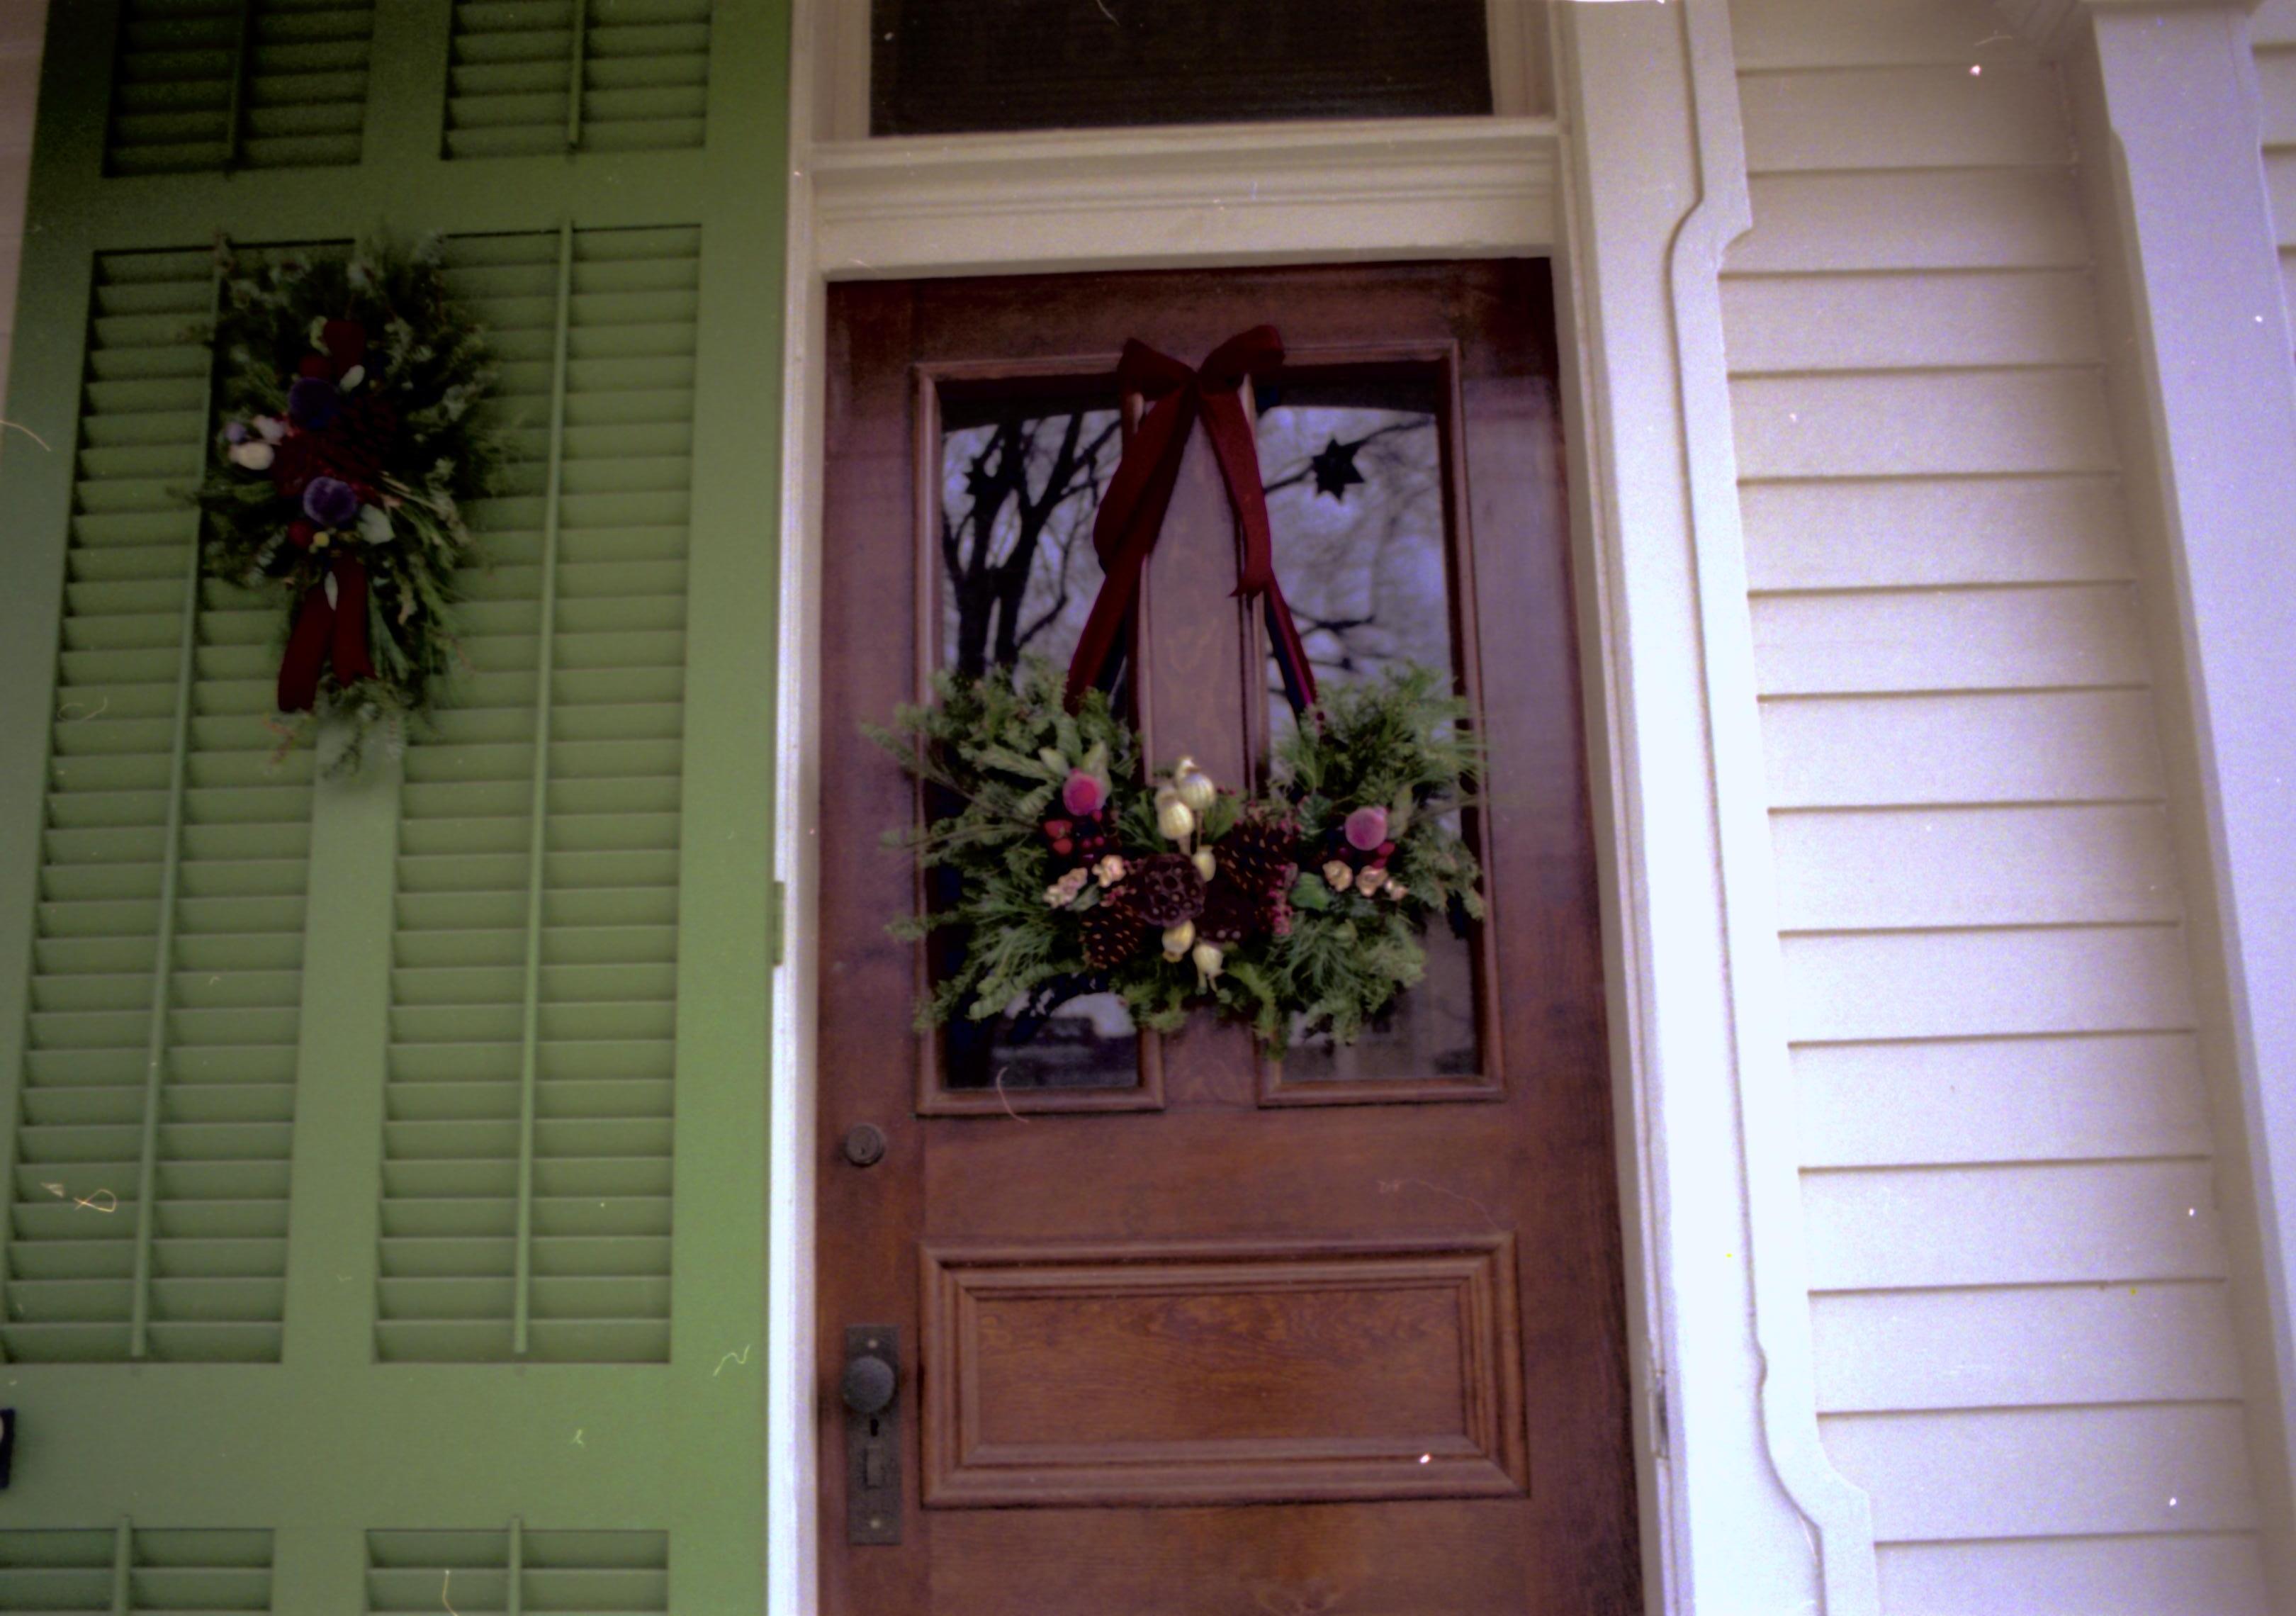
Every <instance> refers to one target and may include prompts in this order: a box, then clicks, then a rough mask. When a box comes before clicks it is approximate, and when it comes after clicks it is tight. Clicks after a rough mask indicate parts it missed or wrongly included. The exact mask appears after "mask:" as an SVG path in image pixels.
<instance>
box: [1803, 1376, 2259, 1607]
mask: <svg viewBox="0 0 2296 1616" xmlns="http://www.w3.org/2000/svg"><path fill="white" fill-rule="evenodd" d="M2243 1426H2244V1420H2243V1415H2242V1412H2241V1407H2240V1405H2239V1404H2237V1403H2156V1404H2124V1405H2104V1406H2102V1407H2076V1408H2019V1409H1984V1410H1968V1411H1963V1412H1957V1413H1953V1414H1917V1415H1903V1414H1899V1415H1828V1416H1827V1417H1826V1420H1825V1446H1826V1450H1827V1451H1828V1452H1829V1453H1830V1454H1832V1456H1833V1461H1834V1463H1835V1464H1837V1465H1839V1466H1840V1467H1841V1470H1842V1472H1843V1473H1845V1474H1846V1475H1848V1476H1849V1479H1850V1481H1854V1482H1856V1483H1857V1484H1859V1485H1860V1486H1863V1487H1865V1488H1866V1490H1867V1491H1868V1492H1869V1493H1871V1494H1872V1496H1873V1498H1874V1534H1875V1536H1877V1537H1879V1538H1882V1539H1883V1540H1885V1541H1898V1542H1906V1541H1922V1540H1928V1541H1935V1540H1937V1539H1939V1538H2038V1537H2054V1536H2058V1535H2063V1536H2068V1537H2071V1536H2075V1535H2080V1536H2087V1535H2090V1534H2094V1533H2100V1532H2114V1533H2119V1532H2177V1531H2227V1530H2251V1529H2252V1528H2253V1527H2254V1525H2255V1523H2256V1501H2255V1493H2254V1489H2253V1487H2252V1486H2251V1481H2250V1479H2249V1468H2248V1437H2247V1432H2246V1431H2245V1430H2244V1429H2243ZM1907 1483H1911V1484H1910V1485H1908V1484H1907ZM2033 1608H2034V1607H2033V1606H2032V1605H2030V1604H2011V1605H2009V1606H2008V1607H2007V1609H2009V1610H2012V1611H2016V1610H2032V1609H2033ZM2203 1608H2205V1607H2202V1606H2199V1605H2187V1606H2185V1610H2186V1611H2188V1612H2194V1613H2195V1616H2197V1612H2199V1611H2201V1610H2202V1609H2203ZM2083 1616H2086V1612H2084V1613H2083Z"/></svg>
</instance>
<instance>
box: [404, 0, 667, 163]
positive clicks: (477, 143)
mask: <svg viewBox="0 0 2296 1616" xmlns="http://www.w3.org/2000/svg"><path fill="white" fill-rule="evenodd" d="M708 93H709V0H455V24H454V47H453V65H452V68H451V70H450V75H449V79H448V93H447V155H448V156H449V157H455V158H466V157H509V156H521V155H523V156H534V155H541V154H548V153H552V152H565V151H568V150H570V149H571V150H575V151H582V152H636V151H670V150H677V149H684V148H692V147H695V146H699V145H701V142H702V133H703V126H704V118H705V114H706V111H707V100H708Z"/></svg>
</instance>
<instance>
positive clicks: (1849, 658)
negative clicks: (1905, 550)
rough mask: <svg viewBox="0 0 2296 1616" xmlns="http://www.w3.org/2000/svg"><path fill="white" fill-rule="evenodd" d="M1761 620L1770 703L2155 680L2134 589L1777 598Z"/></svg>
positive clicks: (2024, 588) (1761, 602) (1757, 604)
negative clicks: (1791, 698)
mask: <svg viewBox="0 0 2296 1616" xmlns="http://www.w3.org/2000/svg"><path fill="white" fill-rule="evenodd" d="M1753 611H1754V652H1755V657H1756V661H1757V666H1758V667H1759V670H1760V677H1761V689H1762V693H1763V694H1764V695H1824V694H1842V693H1851V692H1859V693H1862V692H1866V691H1879V692H1909V691H1939V690H2018V689H2062V688H2065V687H2068V686H2084V685H2087V686H2095V685H2143V684H2144V683H2145V682H2146V681H2145V676H2146V667H2145V660H2144V630H2143V628H2142V627H2141V625H2140V624H2139V621H2138V619H2137V613H2136V592H2135V590H2134V589H2133V588H2131V587H2129V586H2128V585H2126V584H2117V583H2116V584H2032V585H2021V586H2016V587H2002V588H1993V589H1969V588H1960V589H1922V590H1890V591H1875V590H1867V591H1839V592H1831V593H1825V594H1816V593H1806V594H1794V595H1764V596H1760V597H1758V598H1757V599H1756V600H1755V601H1754V603H1753Z"/></svg>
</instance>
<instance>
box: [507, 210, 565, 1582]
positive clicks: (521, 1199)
mask: <svg viewBox="0 0 2296 1616" xmlns="http://www.w3.org/2000/svg"><path fill="white" fill-rule="evenodd" d="M573 301H574V226H572V224H571V223H568V224H565V225H562V226H560V227H559V232H558V299H557V309H556V313H555V316H554V318H553V327H554V330H553V337H552V342H551V353H550V459H549V469H548V471H547V472H546V473H545V475H546V477H547V478H548V481H547V484H546V485H545V488H544V489H543V493H542V614H541V621H540V626H539V628H538V631H537V635H536V639H537V647H536V657H537V668H536V671H535V681H534V733H535V742H536V744H535V748H534V777H533V786H532V792H531V795H530V796H529V801H531V802H532V803H534V805H535V811H534V813H533V815H532V816H531V817H530V818H529V822H528V833H527V863H526V980H525V992H526V1003H525V1004H524V1005H523V1006H521V1020H520V1028H519V1052H518V1248H517V1251H516V1252H515V1253H514V1257H515V1260H516V1263H517V1268H516V1272H515V1284H516V1288H515V1290H514V1291H513V1292H512V1298H511V1306H512V1315H511V1350H512V1352H513V1353H515V1354H517V1355H518V1356H519V1357H521V1358H524V1357H525V1356H526V1354H527V1350H528V1348H529V1336H530V1333H531V1332H530V1330H529V1325H530V1322H531V1320H530V1315H531V1313H532V1310H533V1284H534V1116H535V1094H534V1084H535V1057H536V1046H537V1042H538V1040H539V1038H540V1036H541V1010H542V907H543V897H542V893H543V878H544V863H543V861H544V859H545V857H546V856H547V854H548V851H549V827H550V816H549V814H548V813H547V811H546V806H547V804H548V802H549V800H550V747H549V745H548V744H547V742H548V737H549V734H550V707H551V700H550V698H551V681H552V678H553V676H554V674H555V672H556V660H557V659H556V658H555V657H554V656H553V654H552V647H553V643H554V641H555V637H556V635H557V630H558V513H559V501H560V490H561V487H562V482H563V480H564V471H565V459H566V352H567V348H568V343H569V339H570V334H571V331H570V328H571V326H572V324H573V322H572V319H571V314H572V307H573ZM517 1532H518V1527H517V1523H516V1522H512V1526H511V1534H512V1537H511V1540H512V1544H513V1546H514V1545H515V1544H516V1542H517Z"/></svg>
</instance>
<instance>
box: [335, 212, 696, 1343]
mask: <svg viewBox="0 0 2296 1616" xmlns="http://www.w3.org/2000/svg"><path fill="white" fill-rule="evenodd" d="M693 238H694V233H693V232H692V231H690V230H668V231H660V230H611V231H574V230H562V232H560V233H558V234H555V235H554V236H553V235H540V234H535V235H521V236H499V237H484V238H466V239H463V240H460V241H457V242H455V243H453V244H452V246H451V249H450V255H451V256H450V273H452V274H453V275H455V277H456V279H457V283H458V285H457V290H458V293H459V294H460V295H463V296H464V297H466V298H467V299H469V300H470V301H471V306H472V308H474V310H475V311H476V312H477V313H478V315H479V316H480V318H481V319H483V320H484V321H485V322H486V324H488V326H489V328H490V329H491V330H492V331H493V332H494V333H495V340H496V347H497V350H498V352H499V354H500V356H501V359H502V364H501V367H500V368H501V384H500V387H499V390H498V396H497V406H496V407H498V408H499V409H500V410H501V411H502V412H503V414H504V416H505V417H506V418H508V419H512V420H515V421H518V422H520V425H519V426H518V427H517V428H516V429H515V435H516V437H517V439H519V441H520V442H521V445H522V447H523V449H524V455H525V458H524V461H523V463H522V465H521V468H520V469H518V470H515V471H514V472H513V474H512V475H513V482H512V487H511V488H508V489H507V490H506V491H505V493H504V495H502V496H498V497H496V498H494V499H491V500H489V501H487V502H485V503H484V504H483V505H482V506H480V507H478V508H476V509H474V511H473V521H474V522H475V523H476V524H477V525H478V526H479V527H480V529H481V531H482V533H483V534H484V536H485V537H484V544H485V546H486V549H487V551H488V554H490V555H492V556H493V557H494V558H495V564H494V566H493V567H492V568H491V569H489V570H488V572H487V573H486V575H485V576H483V577H481V578H480V579H478V580H477V581H475V582H474V583H473V585H472V587H471V601H470V603H468V604H467V605H466V607H465V609H464V619H465V629H466V633H465V637H464V642H463V643H464V651H465V654H466V656H467V657H468V658H469V660H470V661H471V666H472V672H471V675H470V676H469V677H467V678H466V679H465V680H464V681H463V685H464V686H465V688H464V690H463V696H462V699H461V701H459V702H458V704H457V705H455V706H454V707H451V708H448V709H447V710H443V711H442V712H441V713H440V714H439V722H438V733H437V734H436V736H435V737H433V738H432V739H430V740H429V741H422V742H417V743H416V745H415V746H414V747H413V748H412V749H411V750H410V751H409V753H408V758H407V786H406V795H405V798H404V808H403V812H404V815H405V817H404V820H403V823H402V827H401V846H400V856H399V893H398V920H397V924H398V932H397V940H396V943H395V951H396V957H397V968H396V970H395V972H394V987H393V1011H392V1023H393V1032H392V1047H391V1054H390V1059H391V1074H390V1080H389V1109H388V1117H387V1120H386V1124H385V1128H386V1136H385V1162H384V1175H385V1177H384V1205H383V1210H382V1222H383V1240H382V1267H381V1274H382V1283H381V1291H380V1293H379V1297H378V1317H377V1320H376V1342H377V1352H378V1354H379V1355H380V1356H381V1357H382V1358H385V1359H409V1360H430V1361H471V1360H473V1359H486V1358H530V1359H532V1360H534V1361H538V1362H552V1361H589V1362H645V1361H659V1360H660V1359H661V1358H665V1357H666V1356H667V1353H668V1305H669V1302H668V1276H669V1179H670V1161H669V1128H670V1114H671V1103H672V1102H671V1086H672V1081H673V1070H674V1045H673V1038H674V1014H675V1000H676V898H677V894H676V848H677V841H678V816H677V808H678V792H679V776H680V768H681V759H680V751H679V744H680V743H679V736H680V732H681V727H682V726H681V712H682V693H683V677H684V676H683V667H684V655H685V650H684V647H685V638H684V591H685V516H686V511H685V504H686V494H685V488H686V484H687V482H688V480H689V478H690V468H689V465H688V459H687V451H688V447H689V439H690V432H691V417H692V369H693V290H692V289H693V280H694V273H695V268H696V259H695V256H694V239H693ZM545 399H546V400H547V406H546V407H547V413H546V414H544V415H543V419H542V421H541V422H537V421H535V420H534V417H535V416H536V415H537V414H543V411H542V409H541V407H539V406H543V405H544V403H545Z"/></svg>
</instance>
